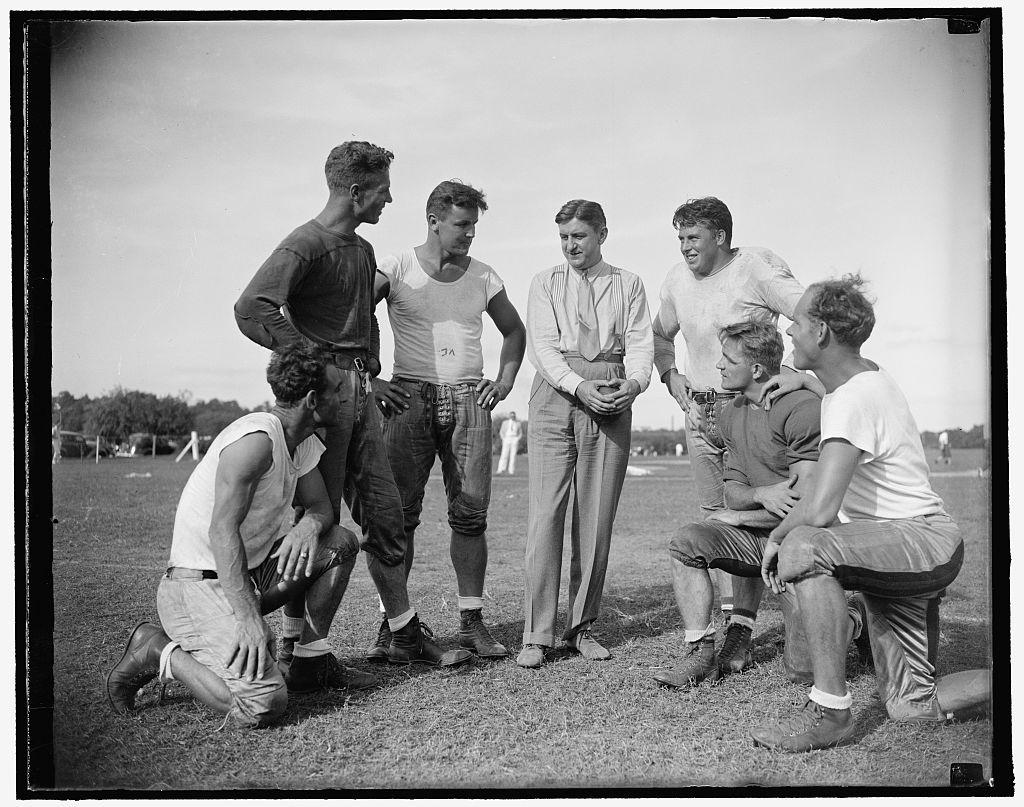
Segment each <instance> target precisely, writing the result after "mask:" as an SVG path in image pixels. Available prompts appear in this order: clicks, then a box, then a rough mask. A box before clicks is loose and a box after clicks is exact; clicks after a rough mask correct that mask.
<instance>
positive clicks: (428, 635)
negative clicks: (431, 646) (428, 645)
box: [420, 622, 434, 641]
mask: <svg viewBox="0 0 1024 807" xmlns="http://www.w3.org/2000/svg"><path fill="white" fill-rule="evenodd" d="M420 630H421V631H422V632H423V635H424V636H425V637H426V638H428V639H430V640H431V641H433V640H434V631H432V630H431V629H430V628H429V627H428V626H427V625H424V624H423V623H422V622H420Z"/></svg>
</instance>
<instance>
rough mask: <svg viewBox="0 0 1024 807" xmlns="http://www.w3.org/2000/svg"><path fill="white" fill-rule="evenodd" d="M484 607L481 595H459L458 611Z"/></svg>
mask: <svg viewBox="0 0 1024 807" xmlns="http://www.w3.org/2000/svg"><path fill="white" fill-rule="evenodd" d="M483 607H484V598H483V597H463V596H462V595H461V594H460V595H459V610H460V611H475V610H478V609H480V608H483Z"/></svg>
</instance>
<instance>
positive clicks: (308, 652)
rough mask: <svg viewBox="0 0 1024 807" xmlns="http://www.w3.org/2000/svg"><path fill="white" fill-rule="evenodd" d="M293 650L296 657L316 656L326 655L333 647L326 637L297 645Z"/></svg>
mask: <svg viewBox="0 0 1024 807" xmlns="http://www.w3.org/2000/svg"><path fill="white" fill-rule="evenodd" d="M292 652H294V653H295V658H315V657H316V656H326V655H327V654H328V653H330V652H331V648H330V646H329V645H328V644H327V640H326V639H317V640H316V641H314V642H307V643H306V644H297V645H295V650H294V651H292Z"/></svg>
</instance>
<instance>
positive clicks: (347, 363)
mask: <svg viewBox="0 0 1024 807" xmlns="http://www.w3.org/2000/svg"><path fill="white" fill-rule="evenodd" d="M325 352H326V353H327V355H328V356H330V357H331V361H332V362H333V363H334V366H335V367H337V368H338V369H339V370H355V371H356V372H358V373H365V372H366V354H365V353H364V352H362V351H347V350H331V349H330V348H325Z"/></svg>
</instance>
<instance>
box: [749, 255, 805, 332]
mask: <svg viewBox="0 0 1024 807" xmlns="http://www.w3.org/2000/svg"><path fill="white" fill-rule="evenodd" d="M758 256H759V258H760V263H761V266H760V269H759V271H758V273H757V276H758V294H759V295H760V297H761V300H762V301H763V302H764V305H765V307H766V308H768V309H769V310H770V311H774V312H775V313H776V314H782V316H784V317H786V319H793V312H794V311H796V304H797V303H798V302H800V298H801V297H802V296H803V293H804V287H803V286H801V285H800V281H798V280H797V279H796V278H795V277H794V276H793V272H792V271H790V268H789V265H788V264H787V263H786V262H785V261H784V260H782V258H780V257H779V256H778V255H776V254H775V253H774V252H772V251H771V250H770V249H765V250H759V251H758Z"/></svg>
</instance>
